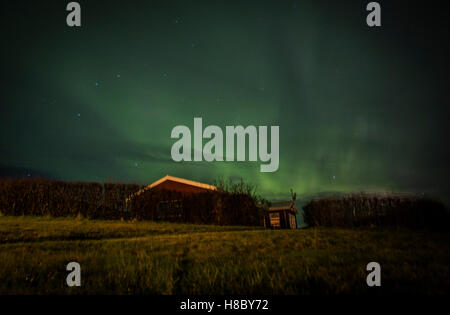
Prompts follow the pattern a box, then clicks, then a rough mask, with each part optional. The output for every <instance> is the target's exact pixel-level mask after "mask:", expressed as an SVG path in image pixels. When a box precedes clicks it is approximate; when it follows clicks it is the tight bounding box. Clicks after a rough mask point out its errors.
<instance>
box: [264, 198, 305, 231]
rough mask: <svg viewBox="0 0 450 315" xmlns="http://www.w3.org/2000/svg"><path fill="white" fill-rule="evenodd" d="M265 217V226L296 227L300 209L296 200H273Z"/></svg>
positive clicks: (276, 227)
mask: <svg viewBox="0 0 450 315" xmlns="http://www.w3.org/2000/svg"><path fill="white" fill-rule="evenodd" d="M271 204H272V205H271V206H270V208H269V209H268V210H267V213H266V215H265V218H264V226H265V227H267V228H273V229H296V228H297V214H298V210H297V207H296V206H295V202H294V201H292V200H290V201H277V202H272V203H271Z"/></svg>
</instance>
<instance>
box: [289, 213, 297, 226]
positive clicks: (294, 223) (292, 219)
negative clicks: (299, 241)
mask: <svg viewBox="0 0 450 315" xmlns="http://www.w3.org/2000/svg"><path fill="white" fill-rule="evenodd" d="M289 226H290V228H291V229H296V228H297V224H296V222H295V215H293V214H289Z"/></svg>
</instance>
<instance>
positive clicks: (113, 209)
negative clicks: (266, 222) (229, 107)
mask: <svg viewBox="0 0 450 315" xmlns="http://www.w3.org/2000/svg"><path fill="white" fill-rule="evenodd" d="M219 184H220V185H219V186H218V188H219V189H218V190H217V191H215V192H205V193H200V194H182V193H179V192H173V191H164V190H156V191H153V190H147V191H144V192H143V193H141V194H140V195H139V196H137V197H134V198H131V199H129V200H128V199H127V197H129V196H130V195H132V194H133V193H135V192H137V191H139V190H140V189H142V188H143V186H140V185H136V184H122V183H105V184H99V183H84V182H63V181H51V180H44V179H5V180H0V213H2V214H3V215H12V216H20V215H33V216H47V215H48V216H54V217H67V216H74V217H75V216H83V217H86V218H90V219H106V220H111V219H125V220H134V219H135V220H164V221H172V222H187V223H200V224H220V225H261V224H262V213H263V209H262V199H260V198H259V197H258V196H257V195H256V193H255V189H254V187H253V186H251V185H248V184H245V183H243V182H240V183H237V184H231V183H227V184H225V183H224V182H223V181H222V182H219Z"/></svg>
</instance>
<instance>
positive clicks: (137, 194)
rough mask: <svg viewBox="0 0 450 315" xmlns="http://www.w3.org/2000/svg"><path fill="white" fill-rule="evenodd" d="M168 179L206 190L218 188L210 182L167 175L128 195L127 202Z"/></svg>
mask: <svg viewBox="0 0 450 315" xmlns="http://www.w3.org/2000/svg"><path fill="white" fill-rule="evenodd" d="M166 181H172V182H177V183H181V184H185V185H189V186H194V187H199V188H203V189H206V190H217V187H216V186H213V185H208V184H204V183H200V182H196V181H193V180H189V179H184V178H179V177H175V176H170V175H166V176H164V177H163V178H160V179H158V180H157V181H155V182H153V183H151V184H150V185H148V186H146V187H144V188H142V189H140V190H138V191H137V192H135V193H133V194H131V195H130V196H128V197H127V198H126V199H125V200H126V202H128V201H130V200H131V199H132V198H135V197H137V196H139V195H140V194H142V193H143V192H145V191H147V190H150V189H152V188H154V187H156V186H158V185H160V184H162V183H164V182H166Z"/></svg>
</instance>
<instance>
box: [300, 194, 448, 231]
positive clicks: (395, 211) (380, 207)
mask: <svg viewBox="0 0 450 315" xmlns="http://www.w3.org/2000/svg"><path fill="white" fill-rule="evenodd" d="M303 218H304V221H305V223H306V224H308V225H309V226H336V227H360V226H361V227H363V226H391V227H408V228H433V229H447V228H448V224H449V223H450V213H449V212H448V209H447V208H446V207H445V206H444V205H443V204H442V203H441V202H439V201H436V200H433V199H430V198H426V197H423V196H415V195H371V194H353V195H348V196H340V197H328V198H321V199H317V200H312V201H310V202H309V203H308V204H307V205H306V206H304V207H303Z"/></svg>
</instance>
